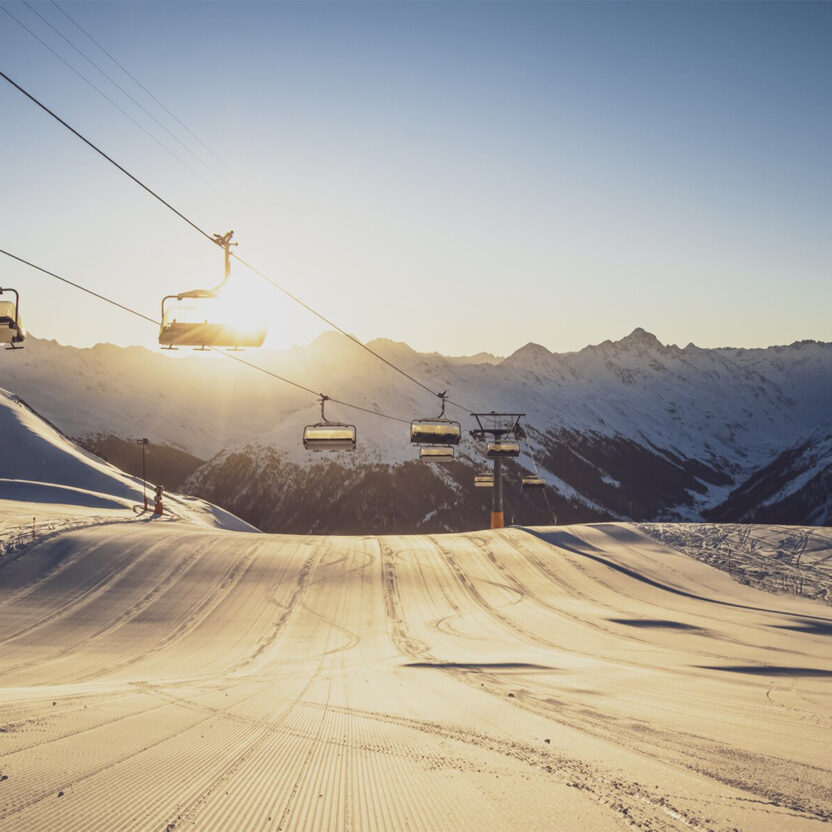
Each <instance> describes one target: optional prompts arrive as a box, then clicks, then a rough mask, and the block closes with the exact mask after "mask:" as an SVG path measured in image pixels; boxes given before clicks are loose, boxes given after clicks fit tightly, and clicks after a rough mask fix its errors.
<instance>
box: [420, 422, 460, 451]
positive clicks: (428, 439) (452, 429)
mask: <svg viewBox="0 0 832 832" xmlns="http://www.w3.org/2000/svg"><path fill="white" fill-rule="evenodd" d="M461 437H462V429H461V427H460V425H459V422H452V421H450V420H448V419H414V420H413V421H412V422H411V423H410V441H411V442H412V443H413V444H414V445H458V444H459V440H460V438H461Z"/></svg>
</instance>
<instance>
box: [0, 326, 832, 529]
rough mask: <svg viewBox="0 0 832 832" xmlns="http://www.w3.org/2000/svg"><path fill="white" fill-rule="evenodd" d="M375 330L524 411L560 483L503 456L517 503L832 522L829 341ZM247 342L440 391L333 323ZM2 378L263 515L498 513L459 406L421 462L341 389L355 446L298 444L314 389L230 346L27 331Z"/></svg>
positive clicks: (396, 386)
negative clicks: (447, 450)
mask: <svg viewBox="0 0 832 832" xmlns="http://www.w3.org/2000/svg"><path fill="white" fill-rule="evenodd" d="M370 346H372V348H373V349H374V350H376V351H377V352H379V353H380V354H382V355H383V356H384V357H386V358H388V359H389V360H390V361H393V362H395V363H396V364H397V365H398V366H400V367H402V369H404V370H406V371H407V372H408V373H410V374H411V375H413V376H414V377H416V378H418V379H420V380H423V381H424V382H425V383H426V384H427V385H428V386H429V387H431V388H432V389H434V390H437V391H439V390H445V389H448V390H449V391H450V395H451V397H452V399H453V400H454V401H456V402H459V403H460V404H462V405H464V406H465V408H468V409H470V410H473V411H478V412H479V411H483V412H487V411H491V410H497V411H503V410H505V411H511V412H523V413H525V414H526V415H525V417H524V420H523V423H524V424H525V425H526V427H527V431H528V435H529V445H530V447H531V449H532V451H533V453H534V456H535V458H536V461H537V464H538V466H539V467H540V473H541V476H543V477H544V478H545V479H546V481H547V482H548V483H549V484H550V488H549V489H547V495H546V497H544V496H543V495H542V494H541V493H533V494H531V495H524V494H523V493H521V491H520V489H519V478H520V477H521V476H522V473H523V472H524V470H525V471H528V470H531V469H532V468H533V463H532V461H531V459H530V457H529V456H528V455H526V456H524V457H521V458H520V459H519V460H518V461H517V462H518V464H517V465H515V464H511V465H509V466H508V478H509V479H508V483H507V487H506V498H507V506H506V511H507V515H508V518H507V519H511V518H512V517H513V518H514V519H515V521H516V522H523V523H534V522H538V523H540V522H549V521H550V520H551V513H552V512H554V513H556V514H557V515H558V518H559V519H560V520H561V521H564V522H566V521H568V522H572V521H579V520H591V519H602V518H635V519H638V520H672V519H691V520H695V519H701V518H708V519H714V520H722V521H729V520H730V521H743V520H748V521H758V522H762V521H765V522H777V523H812V524H830V523H832V497H830V491H829V485H830V482H832V344H829V343H819V342H813V341H804V342H798V343H795V344H791V345H789V346H777V347H769V348H767V349H736V348H721V349H702V348H700V347H697V346H695V345H693V344H689V345H688V346H686V347H684V348H680V347H677V346H674V345H665V344H662V343H660V342H659V341H658V339H656V338H655V336H653V335H651V334H650V333H648V332H645V331H644V330H642V329H636V330H635V331H634V332H632V333H631V334H630V335H628V336H626V337H625V338H622V339H621V340H618V341H605V342H603V343H601V344H597V345H592V346H588V347H586V348H584V349H582V350H579V351H577V352H572V353H562V354H557V353H552V352H550V351H549V350H547V349H546V348H545V347H542V346H540V345H537V344H527V345H526V346H524V347H522V348H521V349H519V350H517V351H516V352H514V353H513V354H512V355H510V356H508V357H506V358H498V357H496V356H493V355H490V354H487V353H480V354H478V355H476V356H471V357H467V358H453V357H451V358H449V357H445V356H441V355H439V354H436V353H431V354H425V353H418V352H416V351H414V350H412V349H411V348H410V347H408V346H407V345H405V344H401V343H396V342H392V341H386V340H378V341H374V342H371V344H370ZM243 357H244V358H245V359H246V360H247V361H251V362H254V363H256V364H258V365H260V366H262V367H264V368H266V369H268V370H270V371H271V372H275V373H279V374H281V375H284V376H286V377H288V378H292V379H295V380H297V381H299V382H301V383H302V384H304V385H305V386H307V387H309V388H311V389H313V390H321V391H323V392H326V393H327V394H328V395H330V396H332V397H334V398H338V399H342V400H344V401H349V402H352V403H354V404H357V405H359V406H361V407H365V408H369V409H373V410H380V411H383V412H384V413H386V414H389V415H391V416H394V417H397V418H398V419H403V420H405V421H408V420H410V419H411V418H416V417H425V416H433V415H436V414H437V412H438V401H437V400H436V399H434V398H432V397H431V396H430V395H429V394H428V393H426V392H425V391H424V390H422V389H421V388H419V387H418V386H416V385H415V384H413V383H412V382H410V381H408V380H407V379H406V378H404V377H402V376H400V375H398V374H397V373H395V372H394V371H393V370H392V369H390V368H389V367H386V366H385V365H384V364H382V363H381V362H379V361H378V360H377V359H376V358H374V357H373V356H371V355H369V354H368V353H367V352H365V351H363V350H361V349H360V348H359V347H358V346H357V345H355V344H352V343H351V342H350V341H349V340H347V339H345V338H344V337H343V336H341V335H338V334H335V333H331V334H327V335H324V336H321V337H320V338H319V339H317V340H316V341H314V342H313V343H311V344H309V345H307V346H304V347H294V348H292V349H290V350H286V351H282V352H261V351H250V352H246V353H243ZM0 386H3V387H5V388H6V389H8V390H11V391H13V392H14V393H16V394H18V395H19V396H21V397H22V398H24V399H25V400H26V401H27V402H28V403H29V404H30V405H31V406H32V407H34V408H35V409H36V410H37V411H38V412H39V413H41V414H42V415H44V416H45V417H46V418H48V419H49V420H51V421H52V422H54V423H55V424H56V425H57V426H58V427H60V428H61V430H62V431H64V432H65V433H67V434H69V435H71V436H72V437H75V438H78V439H80V440H83V441H85V442H87V443H88V442H90V441H91V440H92V439H94V438H95V437H98V438H99V439H100V438H101V437H102V436H103V437H116V438H121V439H128V438H132V437H139V436H147V437H149V438H150V439H151V441H152V442H153V443H155V444H156V445H157V446H159V447H160V448H161V447H162V446H170V447H171V448H174V449H177V450H178V451H184V452H187V453H188V454H191V455H193V457H195V458H196V459H195V461H194V464H195V465H199V461H200V460H207V462H205V464H203V465H200V466H199V467H198V468H197V469H196V470H194V471H193V473H192V474H191V475H190V477H189V478H188V480H187V481H186V482H185V484H184V485H183V489H184V490H186V491H188V492H189V493H193V494H197V495H199V496H202V497H205V498H206V499H209V500H211V501H212V502H215V503H218V504H220V505H222V506H224V507H226V508H228V509H229V510H231V511H233V512H234V513H235V514H237V515H239V516H241V517H243V518H244V519H246V520H248V521H249V522H252V523H254V524H255V525H256V526H258V527H260V528H262V529H264V530H267V531H277V530H283V531H297V532H307V531H342V532H349V531H366V532H372V531H385V530H389V531H439V530H446V529H467V528H476V527H481V526H482V525H483V524H484V522H485V520H486V518H487V511H488V502H489V500H490V494H489V492H488V491H487V490H485V489H474V488H473V483H472V478H473V474H474V472H475V471H478V470H481V469H482V468H483V466H484V458H483V453H482V448H481V447H478V446H477V445H476V444H475V443H474V442H473V440H471V438H470V437H468V436H467V429H468V428H470V427H472V426H473V420H472V418H471V416H470V415H469V414H468V413H466V412H465V411H464V410H461V409H455V408H449V415H450V416H451V417H452V418H457V419H459V420H460V422H461V423H462V425H463V428H464V429H465V431H466V435H465V439H464V441H463V443H462V445H461V446H460V448H459V453H458V460H457V461H456V462H454V463H452V464H450V465H447V466H436V465H425V464H423V463H419V462H418V461H417V460H416V456H417V454H416V453H415V449H414V448H413V447H412V446H411V445H410V444H409V443H408V426H407V425H406V424H402V423H401V422H398V421H394V420H389V419H382V418H378V417H374V416H370V415H367V414H364V413H361V412H359V411H352V410H348V409H346V408H343V407H339V406H337V405H334V406H332V407H330V408H328V410H327V416H328V417H329V418H331V419H343V420H345V421H349V422H353V423H355V424H356V426H357V430H358V443H359V447H358V450H357V451H356V452H355V453H353V454H348V453H336V454H311V453H308V452H306V451H304V449H303V447H302V445H301V442H300V438H301V433H302V430H303V426H304V425H305V424H307V423H311V422H315V421H317V420H318V418H319V416H320V412H319V407H318V405H317V403H316V402H315V401H314V397H313V396H311V395H310V394H307V393H304V392H302V391H298V390H296V389H295V388H292V387H288V386H286V385H283V384H281V383H279V382H277V381H275V380H273V379H270V378H269V377H267V376H264V375H263V374H261V373H258V372H256V371H254V370H252V369H250V368H249V367H246V366H243V365H241V364H239V363H237V362H235V361H230V360H225V359H223V358H222V357H221V356H205V355H203V354H195V353H179V354H175V355H173V356H171V355H169V354H159V353H153V352H150V351H148V350H145V349H142V348H138V347H132V348H120V347H114V346H111V345H98V346H96V347H94V348H92V349H77V348H74V347H65V346H61V345H59V344H57V343H55V342H54V341H42V340H39V339H36V338H31V339H29V340H28V341H27V348H26V349H25V350H24V351H21V352H19V353H15V354H8V353H5V354H4V355H3V356H2V361H0ZM157 453H162V451H161V450H160V451H157ZM0 476H8V475H7V474H5V473H3V469H2V464H1V463H0ZM151 476H152V472H151ZM547 499H548V505H547Z"/></svg>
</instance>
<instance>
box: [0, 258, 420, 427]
mask: <svg viewBox="0 0 832 832" xmlns="http://www.w3.org/2000/svg"><path fill="white" fill-rule="evenodd" d="M0 254H4V255H5V256H6V257H10V258H11V259H12V260H16V261H17V262H18V263H23V264H24V265H25V266H29V267H30V268H32V269H35V270H36V271H39V272H41V273H42V274H45V275H47V276H48V277H52V278H54V279H55V280H60V281H61V283H65V284H66V285H67V286H71V287H72V288H73V289H78V290H80V291H81V292H85V293H86V294H88V295H91V296H92V297H94V298H98V300H103V301H104V302H105V303H109V304H110V305H111V306H115V307H117V308H118V309H121V310H123V311H124V312H129V313H130V314H131V315H135V316H136V317H137V318H141V319H142V320H144V321H147V322H148V323H151V324H154V325H156V326H159V325H160V321H158V320H157V319H156V318H151V317H150V316H149V315H145V314H144V313H143V312H139V311H138V310H137V309H133V308H132V307H130V306H126V305H125V304H123V303H119V302H118V301H117V300H113V299H112V298H108V297H107V296H106V295H102V294H100V293H99V292H96V291H93V290H92V289H88V288H87V287H86V286H82V285H81V284H80V283H76V282H75V281H73V280H69V279H68V278H66V277H62V276H61V275H59V274H55V272H52V271H49V269H45V268H43V266H38V265H37V264H36V263H32V262H31V261H30V260H25V259H24V258H23V257H18V255H16V254H12V253H11V252H10V251H6V250H5V249H2V248H0ZM209 349H210V350H211V351H212V352H215V353H217V354H219V355H224V356H225V357H226V358H231V359H233V360H234V361H236V362H238V363H239V364H244V365H245V366H246V367H250V368H251V369H252V370H257V371H259V372H261V373H265V374H266V375H268V376H270V377H271V378H274V379H277V380H278V381H282V382H283V383H284V384H289V385H291V386H292V387H296V388H298V390H303V391H304V392H305V393H311V394H312V395H313V396H315V397H319V396H321V393H319V392H318V391H317V390H313V389H312V388H311V387H307V386H306V385H305V384H301V383H300V382H297V381H292V379H289V378H286V377H285V376H281V375H279V374H278V373H275V372H272V371H271V370H268V369H266V368H265V367H261V366H260V365H259V364H254V363H253V362H251V361H247V360H246V359H244V358H240V356H238V355H234V353H231V352H226V351H225V350H221V349H219V348H217V347H209ZM327 398H328V399H329V401H331V402H334V403H335V404H339V405H342V406H343V407H349V408H352V409H353V410H360V411H362V412H363V413H369V414H371V415H372V416H380V417H381V418H383V419H390V420H392V421H394V422H401V423H403V424H406V425H409V424H410V422H409V421H408V420H407V419H400V418H399V417H398V416H391V415H390V414H389V413H382V412H381V411H380V410H371V409H370V408H368V407H362V406H361V405H358V404H352V403H350V402H345V401H342V400H341V399H335V398H332V397H329V396H328V397H327Z"/></svg>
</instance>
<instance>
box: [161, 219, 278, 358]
mask: <svg viewBox="0 0 832 832" xmlns="http://www.w3.org/2000/svg"><path fill="white" fill-rule="evenodd" d="M233 233H234V232H233V231H229V232H228V234H225V235H224V236H220V235H219V234H215V235H214V240H215V242H216V243H217V245H219V246H220V247H221V248H222V249H223V250H224V251H225V278H224V279H223V281H222V282H221V283H220V284H219V285H218V286H215V287H214V288H213V289H191V290H190V291H187V292H180V293H178V294H175V295H166V296H165V297H164V298H162V324H161V326H160V328H159V343H160V344H161V345H162V347H163V349H171V350H172V349H176V348H177V347H195V348H197V349H208V348H209V347H230V348H232V349H241V348H242V347H259V346H260V345H261V344H262V343H263V340H264V339H265V337H266V324H265V322H263V321H257V322H256V323H255V324H253V325H252V324H251V323H249V322H248V321H242V320H238V317H239V316H238V315H235V313H234V311H232V310H231V309H230V308H229V302H228V299H227V298H225V297H224V296H223V295H222V293H221V291H220V290H221V289H222V287H223V286H225V284H226V282H227V281H228V278H229V276H230V274H231V261H230V256H231V255H230V247H231V246H233V245H236V243H232V242H231V237H232V235H233ZM250 311H251V312H253V311H254V310H247V314H248V313H249V312H250Z"/></svg>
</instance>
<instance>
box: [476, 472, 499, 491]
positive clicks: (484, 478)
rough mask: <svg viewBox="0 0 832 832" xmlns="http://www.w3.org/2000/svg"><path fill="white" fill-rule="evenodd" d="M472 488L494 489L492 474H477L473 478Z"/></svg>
mask: <svg viewBox="0 0 832 832" xmlns="http://www.w3.org/2000/svg"><path fill="white" fill-rule="evenodd" d="M474 488H494V474H477V475H476V476H475V477H474Z"/></svg>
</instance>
